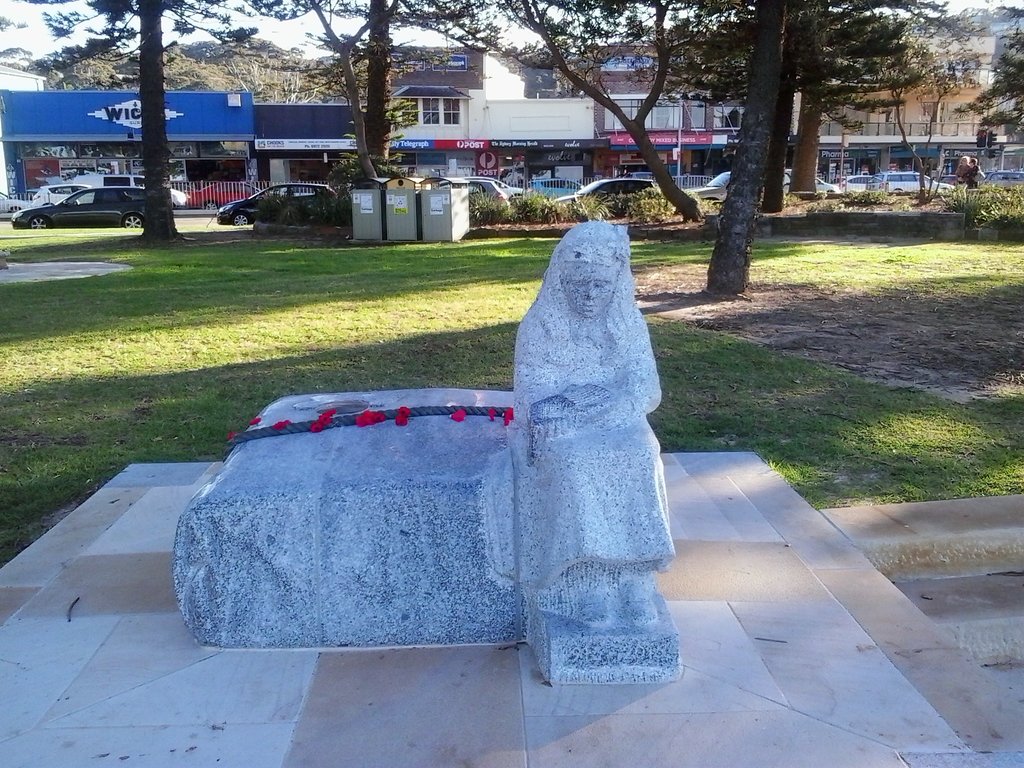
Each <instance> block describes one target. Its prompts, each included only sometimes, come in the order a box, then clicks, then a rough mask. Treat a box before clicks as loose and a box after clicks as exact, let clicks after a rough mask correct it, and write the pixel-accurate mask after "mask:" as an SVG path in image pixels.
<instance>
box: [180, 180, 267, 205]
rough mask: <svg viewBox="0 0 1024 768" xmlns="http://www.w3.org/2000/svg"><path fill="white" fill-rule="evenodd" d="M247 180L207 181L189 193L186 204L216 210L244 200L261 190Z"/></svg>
mask: <svg viewBox="0 0 1024 768" xmlns="http://www.w3.org/2000/svg"><path fill="white" fill-rule="evenodd" d="M259 191H260V190H259V188H258V187H254V186H253V185H252V184H250V183H249V182H247V181H206V182H200V183H199V186H198V187H196V188H195V189H193V190H192V191H191V192H189V193H188V195H187V197H186V200H185V206H186V207H187V208H206V209H208V210H211V211H212V210H215V209H217V208H220V207H221V206H222V205H227V204H228V203H233V202H235V201H236V200H244V199H245V198H247V197H251V196H252V195H255V194H256V193H257V192H259Z"/></svg>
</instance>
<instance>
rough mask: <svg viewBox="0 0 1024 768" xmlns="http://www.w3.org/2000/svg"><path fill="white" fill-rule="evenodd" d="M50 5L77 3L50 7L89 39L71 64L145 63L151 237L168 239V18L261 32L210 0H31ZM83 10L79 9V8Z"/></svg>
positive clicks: (63, 27) (207, 27)
mask: <svg viewBox="0 0 1024 768" xmlns="http://www.w3.org/2000/svg"><path fill="white" fill-rule="evenodd" d="M29 2H31V3H34V4H36V5H44V6H49V7H57V6H66V5H68V4H72V3H73V5H74V8H73V9H72V10H69V11H64V12H56V13H46V14H44V19H45V20H46V23H47V26H48V27H49V28H50V31H51V32H52V33H53V35H54V36H55V37H56V38H57V39H67V38H69V37H70V36H71V35H73V34H75V33H76V32H81V31H84V32H85V33H86V34H88V35H89V38H88V39H87V40H86V42H84V43H82V44H80V45H70V46H67V47H65V48H64V49H63V51H62V52H61V54H60V56H59V57H58V58H59V60H60V61H61V62H63V63H65V64H71V63H73V62H76V61H83V60H86V59H94V58H110V57H120V56H125V55H129V56H134V57H137V60H138V68H139V80H138V81H139V102H140V108H141V111H142V166H143V169H144V171H145V177H146V223H145V227H144V229H143V233H142V237H143V240H145V241H146V242H151V243H160V242H168V241H170V240H173V239H175V238H176V237H177V236H178V233H177V230H176V228H175V226H174V215H173V213H172V208H171V196H170V149H169V147H168V145H167V120H166V117H165V108H166V107H165V102H166V89H165V85H164V29H163V24H164V20H165V19H166V20H168V21H169V22H170V24H171V27H172V30H173V32H174V33H175V34H176V35H188V34H192V33H194V32H199V31H202V32H205V33H208V34H210V35H211V36H213V37H216V38H217V39H220V40H232V41H241V40H244V39H246V38H248V37H250V36H252V34H253V33H254V32H255V30H253V29H242V28H238V27H236V26H234V25H233V24H232V22H231V19H230V17H229V16H228V14H227V13H226V11H225V7H224V6H223V5H221V4H218V3H212V2H206V0H87V2H86V3H85V4H84V7H83V6H82V4H81V3H78V2H74V0H29ZM80 7H81V8H82V10H79V8H80Z"/></svg>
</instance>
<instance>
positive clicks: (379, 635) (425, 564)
mask: <svg viewBox="0 0 1024 768" xmlns="http://www.w3.org/2000/svg"><path fill="white" fill-rule="evenodd" d="M508 401H509V395H508V393H502V392H476V391H470V390H401V391H392V392H373V393H344V394H339V395H309V396H300V397H291V398H285V399H284V400H280V401H277V402H276V403H274V404H272V405H271V406H269V407H268V408H267V409H266V410H265V411H264V413H263V414H262V415H261V416H262V423H273V422H276V421H280V420H283V419H289V420H291V421H292V422H300V421H307V420H310V419H315V418H316V415H317V413H318V412H320V411H323V410H326V409H328V408H331V407H333V406H335V405H337V404H338V403H355V404H357V406H356V407H358V408H359V409H360V410H362V409H364V408H369V409H374V410H377V409H380V410H385V409H394V408H397V407H399V406H401V405H407V406H410V407H416V406H435V405H485V406H487V405H493V406H496V407H501V406H505V405H507V404H508ZM511 473H512V468H511V460H510V457H509V451H508V444H507V440H506V436H505V426H504V425H503V424H502V420H501V419H500V418H498V419H496V420H494V421H492V420H490V419H488V418H487V417H486V416H485V417H467V418H466V419H465V421H463V422H456V421H454V420H452V419H450V418H449V417H448V416H443V415H442V416H423V417H417V418H413V419H410V421H409V423H408V425H406V426H398V425H396V424H395V423H394V422H393V421H389V422H387V423H381V424H375V425H373V426H369V427H365V428H362V427H355V426H351V427H337V428H332V429H328V430H324V431H323V432H320V433H316V434H314V433H309V432H305V433H299V434H285V435H280V436H274V437H266V438H260V439H257V440H252V441H251V442H246V443H243V444H241V445H239V446H237V447H236V448H235V449H234V451H233V452H232V454H231V456H230V457H229V458H228V460H227V461H226V463H225V465H224V468H223V470H222V471H221V472H220V474H219V475H218V476H217V478H216V479H215V480H214V481H213V482H212V483H210V484H209V485H208V486H206V487H205V488H204V489H203V490H202V491H200V493H199V494H197V496H196V497H195V498H194V499H193V500H192V501H191V502H190V504H189V506H188V508H187V509H186V510H185V513H184V514H183V515H182V517H181V519H180V520H179V524H178V531H177V535H176V539H175V545H174V583H175V592H176V595H177V598H178V604H179V607H180V608H181V612H182V615H183V617H184V619H185V623H186V624H187V625H188V626H189V628H190V629H191V630H192V632H193V633H194V634H195V636H196V637H197V639H198V640H199V641H200V642H201V643H204V644H207V645H216V646H221V647H230V648H273V647H278V648H280V647H285V648H300V647H337V646H400V645H451V644H460V643H496V642H508V641H515V640H518V639H519V634H520V632H521V630H520V625H521V621H520V620H519V616H520V607H519V606H520V601H519V593H518V590H517V589H516V585H515V582H514V579H513V578H512V574H513V569H512V563H511V558H512V555H511V552H512V525H511V520H512V475H511Z"/></svg>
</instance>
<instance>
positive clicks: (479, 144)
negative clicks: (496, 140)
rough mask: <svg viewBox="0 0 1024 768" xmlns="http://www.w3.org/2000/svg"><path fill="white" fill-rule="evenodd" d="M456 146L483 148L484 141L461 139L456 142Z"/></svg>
mask: <svg viewBox="0 0 1024 768" xmlns="http://www.w3.org/2000/svg"><path fill="white" fill-rule="evenodd" d="M455 146H456V147H457V148H458V149H483V148H484V143H483V142H482V141H467V140H465V139H460V140H459V141H457V142H455Z"/></svg>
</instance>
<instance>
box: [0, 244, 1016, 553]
mask: <svg viewBox="0 0 1024 768" xmlns="http://www.w3.org/2000/svg"><path fill="white" fill-rule="evenodd" d="M553 244H554V241H553V240H526V239H524V240H498V241H494V240H490V241H472V242H464V243H458V244H446V245H437V244H409V245H402V246H395V247H343V248H331V247H327V246H324V245H318V244H301V243H288V242H283V241H267V240H253V239H251V238H250V236H249V235H248V234H246V233H240V234H239V236H238V238H237V240H236V241H235V242H230V243H220V244H211V243H203V242H202V241H196V242H192V243H189V244H185V245H176V246H174V247H172V248H165V249H156V250H143V249H140V248H139V247H138V246H137V244H136V243H135V239H134V237H132V236H130V235H127V234H125V233H111V232H109V231H106V232H104V231H100V230H97V231H92V232H72V231H62V232H42V233H40V232H27V233H24V234H23V235H22V234H20V233H15V234H14V235H13V236H7V237H3V238H0V248H10V249H11V250H12V261H15V262H17V261H30V260H35V261H41V260H54V259H69V258H73V259H75V260H90V259H104V260H111V261H118V262H124V263H128V264H131V265H132V266H133V267H134V269H132V270H129V271H126V272H121V273H117V274H113V275H108V276H104V277H98V278H87V279H83V280H64V281H54V282H46V283H17V284H0V421H2V427H0V562H4V561H6V560H7V559H9V558H10V557H11V556H12V555H13V554H15V553H16V552H17V551H18V549H19V548H20V547H23V546H25V545H26V544H27V543H29V542H30V541H31V540H32V539H33V537H35V536H36V535H38V534H39V533H40V532H41V530H42V521H43V519H44V518H45V517H46V515H47V514H49V513H51V512H53V511H54V510H57V509H59V508H61V507H63V506H65V505H67V504H70V503H73V502H74V501H75V500H78V499H81V498H83V497H84V496H85V495H87V494H88V493H89V492H91V491H92V490H93V489H95V488H96V487H97V486H99V485H101V484H102V483H104V482H105V481H106V480H108V479H109V478H110V477H112V476H113V475H114V474H116V473H117V472H119V471H120V470H121V469H122V468H123V467H124V466H125V465H126V464H129V463H131V462H147V461H195V460H213V459H219V458H222V457H223V456H224V455H225V435H226V433H227V432H228V431H229V430H237V429H239V428H242V427H244V426H245V424H246V423H247V422H248V420H249V418H250V417H251V416H253V415H254V414H255V413H256V412H258V411H259V410H260V409H261V408H262V407H263V406H265V405H266V404H267V403H269V402H271V401H273V400H275V399H277V398H279V397H282V396H284V395H288V394H297V393H305V392H339V391H348V390H366V389H383V388H389V389H390V388H406V387H439V386H452V387H477V388H502V389H504V388H509V387H510V386H511V377H512V353H513V344H514V339H515V331H516V326H517V323H518V321H519V320H520V319H521V318H522V316H523V314H524V313H525V311H526V309H527V308H528V306H529V304H530V302H531V301H532V300H533V297H534V295H535V293H536V290H537V287H538V285H539V280H540V277H541V275H542V274H543V271H544V268H545V266H546V264H547V260H548V258H549V256H550V253H551V249H552V247H553ZM1020 250H1021V249H1019V248H1008V247H1002V246H998V245H991V246H989V245H986V246H984V247H981V246H979V244H976V243H973V244H962V245H961V244H948V243H944V244H934V245H932V244H928V245H919V246H900V247H892V246H871V247H865V246H864V245H856V246H854V245H850V246H843V245H835V244H829V245H820V244H817V245H815V244H806V245H805V244H799V245H797V244H792V243H762V244H759V245H758V246H757V250H756V256H755V272H754V275H755V279H758V280H764V281H769V280H770V281H772V282H782V283H785V282H789V283H816V284H822V283H825V284H829V285H836V286H840V287H843V288H845V289H850V288H853V289H858V290H864V291H880V290H890V289H893V288H898V287H899V286H901V285H907V284H909V283H914V284H918V285H926V286H927V289H928V290H929V291H933V292H935V293H936V294H937V295H938V294H943V295H946V294H948V293H954V294H955V293H984V292H985V291H988V290H994V289H998V288H1000V287H1005V286H1007V285H1014V286H1018V287H1019V286H1020V285H1021V284H1024V255H1022V254H1021V253H1020V252H1019V251H1020ZM709 252H710V245H708V244H697V243H695V244H656V243H639V244H636V245H635V246H634V261H635V263H636V265H637V266H638V267H639V268H643V267H644V266H648V265H650V266H655V265H660V264H677V263H682V262H690V263H703V262H705V261H706V259H707V257H708V255H709ZM650 327H651V332H652V338H653V341H654V346H655V350H656V354H657V357H658V364H659V370H660V373H661V377H662V388H663V390H664V401H663V404H662V406H661V408H660V409H659V410H658V411H657V412H656V413H655V414H654V417H653V419H652V421H653V423H654V425H655V429H656V431H657V433H658V435H659V437H660V439H661V441H662V446H663V448H664V449H665V450H670V451H686V450H755V451H757V452H758V453H759V454H760V455H761V456H763V457H764V458H765V459H766V460H767V461H769V462H770V463H771V464H772V466H774V467H775V468H776V469H778V470H779V471H780V472H781V473H782V474H783V475H784V476H785V477H786V478H787V479H788V480H789V481H790V482H791V483H793V484H794V485H795V486H796V488H797V490H799V491H800V492H801V493H802V494H804V496H805V497H806V498H807V499H808V500H809V501H811V503H813V504H815V505H818V506H827V505H834V504H843V503H850V502H851V501H856V500H867V499H873V500H903V499H915V500H916V499H932V498H952V497H958V496H966V495H982V494H989V495H990V494H1003V493H1021V492H1024V450H1022V448H1024V437H1022V436H1024V399H1022V398H1020V397H1003V398H999V399H995V400H990V401H984V402H976V403H972V404H968V405H958V404H955V403H950V402H947V401H944V400H940V399H938V398H936V397H933V396H930V395H927V394H923V393H919V392H913V391H909V390H896V389H891V388H888V387H884V386H880V385H877V384H870V383H866V382H863V381H861V380H859V379H857V378H855V377H853V376H851V375H848V374H845V373H843V372H840V371H837V370H835V369H832V368H829V367H827V366H823V365H820V364H815V363H811V362H807V361H804V360H800V359H797V358H794V357H788V356H782V355H779V354H777V353H773V352H770V351H768V350H766V349H763V348H761V347H758V346H755V345H752V344H749V343H746V342H743V341H739V340H736V339H734V338H731V337H728V336H724V335H721V334H716V333H712V332H707V331H701V330H698V329H694V328H691V327H688V326H686V325H683V324H679V323H672V322H668V321H664V320H658V319H652V320H651V322H650ZM1013 342H1014V340H1012V339H1011V340H1008V343H1013ZM1016 343H1018V344H1019V343H1020V340H1019V339H1018V340H1016Z"/></svg>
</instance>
